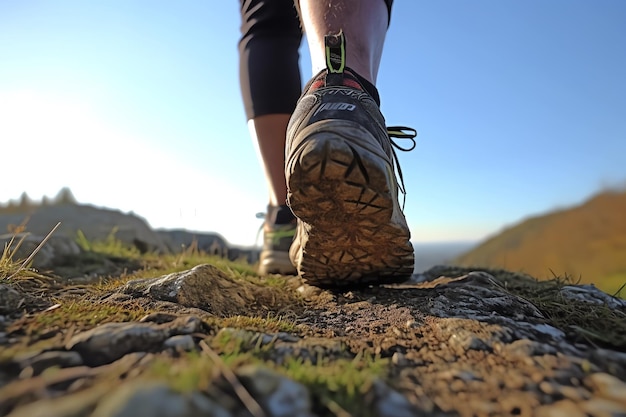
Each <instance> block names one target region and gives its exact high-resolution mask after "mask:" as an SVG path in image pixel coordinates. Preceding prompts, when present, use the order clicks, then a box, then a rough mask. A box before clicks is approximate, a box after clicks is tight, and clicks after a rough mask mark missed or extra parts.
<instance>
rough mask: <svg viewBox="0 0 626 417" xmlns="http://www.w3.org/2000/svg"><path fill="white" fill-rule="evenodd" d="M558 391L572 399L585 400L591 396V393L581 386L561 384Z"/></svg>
mask: <svg viewBox="0 0 626 417" xmlns="http://www.w3.org/2000/svg"><path fill="white" fill-rule="evenodd" d="M558 392H559V393H560V394H561V395H562V396H564V397H565V398H567V399H570V400H572V401H576V402H578V401H583V400H586V399H588V398H589V393H588V392H587V391H585V390H583V389H581V388H576V387H568V386H563V385H562V386H560V387H559V388H558Z"/></svg>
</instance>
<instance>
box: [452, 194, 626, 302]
mask: <svg viewBox="0 0 626 417" xmlns="http://www.w3.org/2000/svg"><path fill="white" fill-rule="evenodd" d="M454 263H455V264H458V265H460V266H476V267H478V266H482V267H496V268H505V269H509V270H513V271H520V272H525V273H528V274H530V275H532V276H535V277H537V278H540V279H541V278H553V277H554V275H553V273H554V274H555V275H558V276H561V277H562V276H564V275H565V274H567V275H569V276H570V277H571V278H572V279H574V280H578V279H579V278H580V282H581V283H593V284H595V285H596V286H597V287H598V288H600V289H603V290H604V291H606V292H608V293H614V292H615V291H617V290H618V289H619V288H620V286H621V285H622V284H624V283H625V282H626V191H621V192H604V193H602V194H599V195H596V196H595V197H593V198H591V199H590V200H588V201H586V202H585V203H584V204H582V205H580V206H577V207H573V208H569V209H565V210H559V211H555V212H552V213H549V214H546V215H542V216H538V217H533V218H530V219H528V220H525V221H523V222H521V223H519V224H518V225H516V226H513V227H511V228H509V229H506V230H504V231H503V232H502V233H500V234H498V235H497V236H494V237H492V238H490V239H488V240H487V241H485V242H484V243H482V244H480V245H478V246H476V247H475V248H474V249H472V250H470V251H468V252H466V253H465V254H463V255H461V256H459V257H458V258H456V259H455V260H454ZM625 292H626V291H622V296H624V294H625Z"/></svg>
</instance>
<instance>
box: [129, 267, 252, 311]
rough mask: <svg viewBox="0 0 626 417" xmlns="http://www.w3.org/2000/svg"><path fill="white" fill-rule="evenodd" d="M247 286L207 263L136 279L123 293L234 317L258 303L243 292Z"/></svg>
mask: <svg viewBox="0 0 626 417" xmlns="http://www.w3.org/2000/svg"><path fill="white" fill-rule="evenodd" d="M244 287H245V283H242V282H237V281H235V280H234V279H232V278H231V277H229V276H228V275H226V274H225V273H224V272H222V271H220V270H219V269H218V268H216V267H214V266H213V265H206V264H205V265H198V266H196V267H194V268H192V269H190V270H188V271H182V272H175V273H173V274H168V275H165V276H163V277H160V278H148V279H139V280H133V281H130V282H128V283H127V284H126V285H125V286H124V287H122V288H121V289H120V292H122V293H125V294H130V295H132V296H134V297H150V298H153V299H156V300H162V301H171V302H175V303H178V304H181V305H183V306H186V307H197V308H201V309H203V310H205V311H209V312H216V311H217V312H220V313H221V314H225V315H230V314H238V313H239V312H241V311H245V310H244V308H245V307H246V306H248V305H249V304H250V303H252V302H253V301H254V300H253V298H252V296H250V295H248V294H246V293H245V291H242V288H244Z"/></svg>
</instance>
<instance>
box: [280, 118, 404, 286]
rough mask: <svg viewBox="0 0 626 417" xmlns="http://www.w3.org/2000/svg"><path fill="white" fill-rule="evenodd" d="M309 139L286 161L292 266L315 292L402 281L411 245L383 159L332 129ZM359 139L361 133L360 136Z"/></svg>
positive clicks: (328, 123)
mask: <svg viewBox="0 0 626 417" xmlns="http://www.w3.org/2000/svg"><path fill="white" fill-rule="evenodd" d="M323 123H324V124H325V125H326V128H324V129H318V130H317V131H316V132H315V133H312V134H311V133H309V134H308V136H307V137H306V139H305V140H303V141H302V142H300V143H301V146H300V147H299V148H298V149H296V150H294V152H292V153H291V155H290V158H289V161H288V165H287V166H288V167H289V171H288V175H287V179H288V189H289V195H288V201H289V205H290V207H291V209H292V211H293V212H294V214H295V215H296V216H297V217H298V218H299V220H300V221H299V225H298V231H297V234H296V238H295V241H294V245H293V246H292V251H291V252H292V253H291V255H292V261H294V264H296V266H297V268H298V272H299V274H300V276H301V277H302V278H303V279H304V280H305V281H307V282H308V283H309V284H312V285H318V286H346V285H367V284H372V283H392V282H401V281H404V280H406V279H407V278H408V277H410V276H411V274H412V273H413V263H414V259H413V257H414V255H413V247H412V245H411V243H410V241H409V239H410V232H409V230H408V227H407V225H406V222H405V220H404V216H403V215H402V213H401V212H400V209H399V207H397V204H398V203H397V200H396V198H394V194H392V193H397V186H396V183H395V177H394V176H393V169H392V168H391V166H390V163H389V161H388V160H387V159H385V158H383V157H381V156H380V155H378V154H375V153H373V152H371V151H370V150H368V149H366V148H365V147H362V146H360V145H359V138H354V137H350V135H349V134H348V135H343V134H341V133H342V130H341V129H333V128H332V127H333V126H332V121H326V122H323ZM360 133H361V134H362V133H363V132H360Z"/></svg>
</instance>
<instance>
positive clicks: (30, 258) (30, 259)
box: [7, 222, 61, 279]
mask: <svg viewBox="0 0 626 417" xmlns="http://www.w3.org/2000/svg"><path fill="white" fill-rule="evenodd" d="M60 225H61V222H58V223H57V224H56V226H54V227H53V228H52V230H50V232H48V234H47V235H46V237H44V238H43V240H42V241H41V242H40V243H39V245H37V247H36V248H35V249H34V250H33V251H32V252H31V254H30V255H28V258H26V259H25V260H24V262H22V264H21V265H20V266H19V267H18V268H17V270H16V271H15V272H14V273H13V274H12V275H10V276H9V277H8V278H7V279H11V278H14V277H15V276H17V274H19V273H20V271H22V270H23V269H25V268H26V266H27V265H28V264H29V263H30V262H31V261H32V260H33V258H34V257H35V255H37V252H39V251H40V250H41V248H42V247H43V245H45V244H46V242H47V241H48V239H50V237H52V234H53V233H54V232H55V231H56V230H57V229H58V228H59V226H60ZM20 243H21V242H20Z"/></svg>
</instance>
